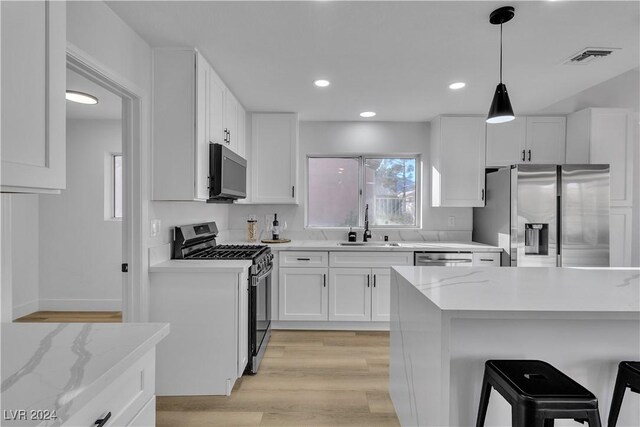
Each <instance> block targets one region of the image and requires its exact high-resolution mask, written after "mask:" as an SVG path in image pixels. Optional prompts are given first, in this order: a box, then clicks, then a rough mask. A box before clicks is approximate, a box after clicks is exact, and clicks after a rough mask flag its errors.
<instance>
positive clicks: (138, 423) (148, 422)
mask: <svg viewBox="0 0 640 427" xmlns="http://www.w3.org/2000/svg"><path fill="white" fill-rule="evenodd" d="M155 425H156V397H155V396H153V397H152V398H151V399H149V401H148V402H147V404H146V405H144V408H142V409H141V410H140V412H138V415H136V416H135V417H134V418H133V419H132V420H131V422H130V423H129V424H127V427H149V426H155Z"/></svg>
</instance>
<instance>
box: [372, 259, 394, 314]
mask: <svg viewBox="0 0 640 427" xmlns="http://www.w3.org/2000/svg"><path fill="white" fill-rule="evenodd" d="M371 275H372V277H373V287H372V288H371V320H373V321H374V322H388V321H389V318H390V315H391V270H390V269H389V268H372V269H371Z"/></svg>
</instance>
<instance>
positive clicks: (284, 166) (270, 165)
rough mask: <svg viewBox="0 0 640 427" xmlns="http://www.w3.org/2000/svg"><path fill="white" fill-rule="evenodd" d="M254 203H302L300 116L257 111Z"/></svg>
mask: <svg viewBox="0 0 640 427" xmlns="http://www.w3.org/2000/svg"><path fill="white" fill-rule="evenodd" d="M251 129H252V131H251V161H250V168H251V201H252V203H271V204H297V203H298V193H299V191H298V188H297V180H298V115H297V114H294V113H253V114H252V120H251Z"/></svg>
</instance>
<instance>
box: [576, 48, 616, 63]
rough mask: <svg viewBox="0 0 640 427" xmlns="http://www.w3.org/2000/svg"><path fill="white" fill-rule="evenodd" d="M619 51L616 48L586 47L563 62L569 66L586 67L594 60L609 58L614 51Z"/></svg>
mask: <svg viewBox="0 0 640 427" xmlns="http://www.w3.org/2000/svg"><path fill="white" fill-rule="evenodd" d="M619 49H620V48H616V47H587V48H585V49H582V50H581V51H580V52H578V53H575V54H573V55H571V56H570V57H569V59H567V60H566V61H564V63H565V64H569V65H586V64H588V63H590V62H593V61H595V60H596V59H600V58H604V57H605V56H609V55H611V54H612V53H613V51H614V50H619Z"/></svg>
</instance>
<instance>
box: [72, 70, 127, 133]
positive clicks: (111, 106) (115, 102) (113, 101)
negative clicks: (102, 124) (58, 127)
mask: <svg viewBox="0 0 640 427" xmlns="http://www.w3.org/2000/svg"><path fill="white" fill-rule="evenodd" d="M67 89H68V90H76V91H79V92H85V93H88V94H90V95H93V96H95V97H96V98H98V103H97V104H95V105H85V104H78V103H77V102H71V101H67V118H68V119H93V120H120V118H121V115H122V98H120V97H119V96H118V95H115V94H114V93H112V92H109V91H108V90H107V89H105V88H103V87H102V86H98V85H97V84H95V83H93V82H92V81H90V80H87V79H86V78H85V77H83V76H81V75H80V74H78V73H76V72H74V71H72V70H69V69H67Z"/></svg>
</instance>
